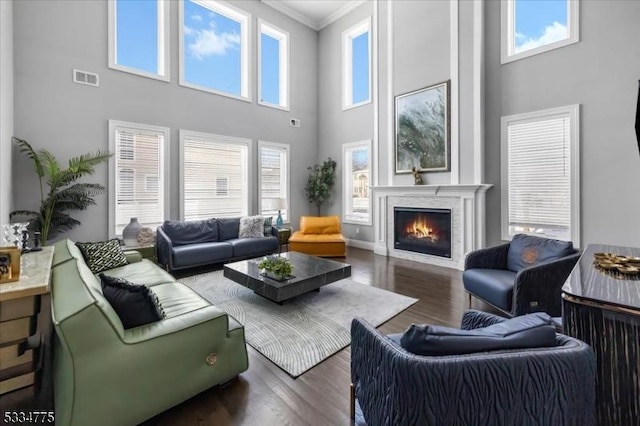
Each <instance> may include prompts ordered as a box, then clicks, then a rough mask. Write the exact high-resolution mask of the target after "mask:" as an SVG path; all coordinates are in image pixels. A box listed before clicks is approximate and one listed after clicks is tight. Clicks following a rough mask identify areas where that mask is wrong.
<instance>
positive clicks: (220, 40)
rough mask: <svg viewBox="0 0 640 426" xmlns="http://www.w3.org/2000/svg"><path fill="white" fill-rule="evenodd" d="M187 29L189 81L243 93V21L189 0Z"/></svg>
mask: <svg viewBox="0 0 640 426" xmlns="http://www.w3.org/2000/svg"><path fill="white" fill-rule="evenodd" d="M183 29H184V46H183V48H184V80H185V82H187V83H191V84H196V85H198V86H203V87H206V88H209V89H213V90H216V91H220V92H225V93H230V94H232V95H236V96H240V95H241V74H242V69H241V56H240V41H241V38H240V34H241V24H240V22H238V21H235V20H233V19H230V18H227V17H226V16H223V15H220V14H218V13H215V12H213V11H211V10H209V9H207V8H205V7H202V6H200V5H197V4H195V3H193V2H191V1H185V2H184V27H183Z"/></svg>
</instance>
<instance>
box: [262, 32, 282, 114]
mask: <svg viewBox="0 0 640 426" xmlns="http://www.w3.org/2000/svg"><path fill="white" fill-rule="evenodd" d="M258 27H259V33H260V37H259V48H258V51H259V52H260V61H259V63H260V72H259V91H260V92H259V93H260V100H259V101H258V103H260V104H262V105H267V106H275V107H280V108H283V109H286V110H288V109H289V33H287V32H285V31H282V30H280V29H278V28H276V27H274V26H273V25H270V24H267V23H266V22H264V21H262V20H258Z"/></svg>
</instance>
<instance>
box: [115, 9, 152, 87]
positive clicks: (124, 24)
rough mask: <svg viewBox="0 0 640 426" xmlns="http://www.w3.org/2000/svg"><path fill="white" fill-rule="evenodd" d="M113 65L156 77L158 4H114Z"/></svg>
mask: <svg viewBox="0 0 640 426" xmlns="http://www.w3.org/2000/svg"><path fill="white" fill-rule="evenodd" d="M116 30H117V31H116V45H117V49H116V63H117V64H119V65H123V66H126V67H131V68H135V69H139V70H142V71H146V72H150V73H153V74H158V2H156V1H133V0H117V2H116Z"/></svg>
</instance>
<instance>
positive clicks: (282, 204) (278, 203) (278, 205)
mask: <svg viewBox="0 0 640 426" xmlns="http://www.w3.org/2000/svg"><path fill="white" fill-rule="evenodd" d="M273 208H274V210H278V217H277V218H276V228H277V229H282V226H283V225H284V221H283V220H282V210H284V209H286V208H287V200H286V199H285V198H275V202H274V206H273Z"/></svg>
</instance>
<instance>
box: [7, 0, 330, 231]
mask: <svg viewBox="0 0 640 426" xmlns="http://www.w3.org/2000/svg"><path fill="white" fill-rule="evenodd" d="M2 3H4V2H2ZM234 4H235V5H236V6H238V7H241V8H243V9H245V10H246V11H247V12H249V13H251V15H252V49H253V51H252V55H251V69H252V75H253V78H252V85H251V87H252V91H253V96H252V98H253V102H252V103H247V102H243V101H238V100H235V99H230V98H226V97H223V96H216V95H213V94H210V93H205V92H202V91H197V90H193V89H189V88H185V87H181V86H179V85H178V83H177V82H178V53H177V52H178V2H171V28H170V34H171V43H170V47H171V51H170V58H171V68H170V69H171V82H170V83H165V82H161V81H156V80H153V79H149V78H144V77H139V76H136V75H132V74H128V73H124V72H120V71H116V70H111V69H109V68H107V48H108V46H107V2H106V1H21V2H16V3H15V4H14V28H15V43H14V48H15V52H16V55H15V95H16V96H15V135H16V136H19V137H21V138H24V139H27V140H28V141H30V142H31V143H32V144H33V145H34V146H35V147H38V148H46V149H48V150H50V151H51V152H52V153H53V154H55V155H56V156H57V157H58V159H60V160H62V161H64V162H66V160H67V159H68V158H69V157H72V156H75V155H79V154H82V153H85V152H89V151H95V150H98V149H103V150H106V149H107V148H108V134H107V130H108V120H109V119H116V120H123V121H131V122H136V123H143V124H151V125H158V126H166V127H170V128H171V151H170V158H171V160H170V161H171V175H170V180H171V193H170V195H171V218H174V219H175V218H178V216H179V205H178V203H179V193H178V190H179V188H178V180H179V176H178V162H177V159H178V130H179V129H187V130H194V131H200V132H209V133H216V134H223V135H229V136H237V137H244V138H251V139H253V140H254V144H253V148H254V149H253V155H254V163H253V164H254V166H255V164H256V162H255V156H256V155H257V143H256V141H257V139H261V140H266V141H271V142H280V143H288V144H290V145H291V165H292V172H291V192H292V200H291V206H292V223H293V224H297V223H298V217H299V216H300V215H301V214H308V212H309V211H308V207H309V206H308V204H307V202H306V200H305V196H304V182H305V181H306V176H307V170H306V166H307V165H309V164H313V163H314V162H315V161H316V158H317V151H316V149H317V132H318V130H317V126H318V124H317V117H318V112H317V96H318V86H317V73H318V60H317V58H318V56H317V44H318V35H317V32H316V31H313V30H311V29H309V28H308V27H306V26H304V25H302V24H300V23H298V22H296V21H294V20H292V19H290V18H288V17H286V16H284V15H282V14H280V13H279V12H277V11H275V10H274V9H272V8H270V7H268V6H266V5H264V4H262V3H260V2H259V1H257V0H250V1H241V2H240V1H238V2H234ZM257 18H262V19H264V20H266V21H267V22H270V23H272V24H274V25H276V26H278V27H280V28H282V29H283V30H286V31H288V32H289V33H290V35H291V64H292V68H291V111H290V112H287V111H280V110H276V109H273V108H268V107H264V106H259V105H257V104H256V99H257V96H256V92H257V80H256V78H255V75H256V70H257V65H256V58H257V51H256V49H257V43H256V40H257V39H256V37H257V34H256V31H255V28H256V20H257ZM34 22H37V23H38V25H34V24H33V23H34ZM73 68H78V69H81V70H86V71H91V72H97V73H98V74H100V87H99V88H94V87H90V86H83V85H78V84H74V83H72V80H71V77H72V76H71V74H72V69H73ZM290 117H295V118H299V119H301V122H302V127H301V128H294V127H290V126H289V118H290ZM13 158H14V181H15V182H20V184H19V185H14V200H15V204H14V206H15V207H16V208H34V207H36V206H37V204H38V201H37V195H38V192H37V181H36V179H35V177H34V176H33V173H32V170H31V165H30V164H29V163H28V162H27V160H25V159H24V158H22V157H21V156H20V155H19V154H18V153H16V152H14V155H13ZM301 165H304V166H301ZM91 180H92V181H94V182H98V183H101V184H103V185H105V186H107V180H108V170H107V166H106V165H102V166H100V167H99V168H98V171H97V175H96V176H94V177H92V178H91ZM97 201H98V205H97V206H95V207H92V208H91V209H90V210H88V211H85V212H78V213H76V214H75V215H74V217H77V218H78V219H79V220H80V221H81V222H82V226H80V227H79V228H76V229H75V230H74V231H72V232H70V233H69V234H68V235H69V236H70V237H71V238H73V239H76V240H97V239H104V238H106V237H107V235H108V233H107V218H108V216H107V215H108V209H107V195H106V194H104V195H101V196H99V197H98V198H97ZM251 205H252V206H253V209H254V210H253V212H254V213H255V212H256V210H257V175H256V174H255V173H254V192H253V194H252V199H251Z"/></svg>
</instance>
